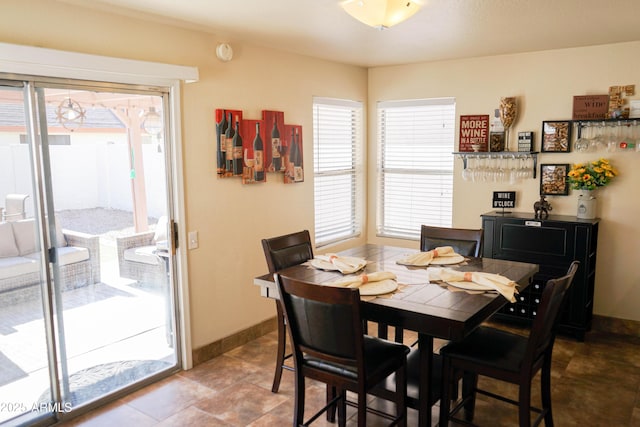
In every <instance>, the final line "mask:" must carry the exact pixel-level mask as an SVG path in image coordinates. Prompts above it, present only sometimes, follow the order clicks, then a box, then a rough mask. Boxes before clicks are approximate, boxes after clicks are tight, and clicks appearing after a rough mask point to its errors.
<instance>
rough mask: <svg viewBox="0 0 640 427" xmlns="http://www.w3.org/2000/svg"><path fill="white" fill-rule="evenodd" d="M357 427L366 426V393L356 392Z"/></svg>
mask: <svg viewBox="0 0 640 427" xmlns="http://www.w3.org/2000/svg"><path fill="white" fill-rule="evenodd" d="M358 427H367V393H366V391H364V390H362V391H360V392H358Z"/></svg>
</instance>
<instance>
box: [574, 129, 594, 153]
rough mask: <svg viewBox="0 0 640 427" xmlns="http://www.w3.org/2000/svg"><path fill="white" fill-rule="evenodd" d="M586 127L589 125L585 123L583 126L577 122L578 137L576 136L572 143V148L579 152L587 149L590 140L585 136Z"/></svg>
mask: <svg viewBox="0 0 640 427" xmlns="http://www.w3.org/2000/svg"><path fill="white" fill-rule="evenodd" d="M588 129H590V127H589V125H585V126H584V127H582V125H580V124H578V130H579V131H580V138H578V139H577V140H576V142H575V143H574V144H573V148H574V149H575V150H576V151H579V152H584V151H589V145H590V141H589V138H587V131H588Z"/></svg>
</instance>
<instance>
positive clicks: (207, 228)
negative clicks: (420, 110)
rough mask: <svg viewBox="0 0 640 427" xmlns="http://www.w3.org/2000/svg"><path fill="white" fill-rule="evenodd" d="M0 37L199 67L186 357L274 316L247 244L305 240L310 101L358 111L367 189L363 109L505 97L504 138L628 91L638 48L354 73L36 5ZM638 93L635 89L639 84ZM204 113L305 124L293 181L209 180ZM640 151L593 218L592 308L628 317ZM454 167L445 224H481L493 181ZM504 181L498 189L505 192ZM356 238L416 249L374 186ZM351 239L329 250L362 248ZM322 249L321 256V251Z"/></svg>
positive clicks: (529, 190)
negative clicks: (302, 171) (388, 220)
mask: <svg viewBox="0 0 640 427" xmlns="http://www.w3.org/2000/svg"><path fill="white" fill-rule="evenodd" d="M2 6H3V11H2V14H0V41H2V42H6V43H15V44H24V45H31V46H42V47H46V48H53V49H62V50H69V51H74V52H83V53H91V54H98V55H106V56H115V57H122V58H131V59H139V60H146V61H158V62H165V63H171V64H180V65H189V66H195V67H198V69H199V72H200V81H199V82H198V83H194V84H188V85H186V86H185V87H184V92H183V122H182V123H183V144H184V178H185V193H184V197H185V201H186V212H187V218H186V221H187V224H186V228H187V229H188V230H197V231H199V238H200V248H199V249H196V250H193V251H189V253H188V271H189V278H190V283H189V286H190V293H191V301H190V302H191V309H192V313H191V322H192V343H193V347H194V348H199V347H201V346H204V345H206V344H209V343H212V342H214V341H216V340H219V339H221V338H224V337H226V336H228V335H230V334H232V333H234V332H236V331H239V330H242V329H244V328H247V327H249V326H252V325H254V324H257V323H258V322H260V321H262V320H265V319H267V318H269V317H271V316H273V315H274V307H273V303H272V302H270V301H266V300H265V299H263V298H261V297H260V296H259V292H258V289H257V288H256V287H255V286H253V285H252V278H253V277H254V276H256V275H259V274H262V273H264V272H265V271H266V264H265V262H264V257H263V254H262V250H261V247H260V243H259V241H260V239H261V238H262V237H266V236H273V235H278V234H282V233H285V232H289V231H293V230H297V229H302V228H308V229H310V230H312V231H313V177H312V173H311V170H312V115H311V102H312V96H315V95H317V96H326V97H337V98H345V99H353V100H361V101H365V102H367V98H368V99H369V108H370V112H369V115H368V120H369V123H370V125H369V132H370V138H369V139H370V143H369V145H370V149H369V161H368V165H369V170H368V177H369V180H370V182H372V183H373V182H375V170H376V168H375V156H376V153H375V141H376V135H375V101H378V100H389V99H403V98H416V97H438V96H454V97H456V99H457V114H476V113H489V112H490V111H491V110H492V109H493V108H495V107H496V105H497V103H498V100H499V98H500V97H501V96H511V95H514V96H518V97H519V98H520V100H521V104H520V107H521V113H520V118H519V120H518V121H517V123H516V126H515V129H514V131H516V132H517V131H519V130H533V131H535V132H536V135H537V136H539V129H540V127H541V121H542V120H545V119H564V118H570V116H571V102H572V96H573V95H579V94H592V93H604V92H606V90H607V88H608V87H609V85H613V84H633V83H638V81H637V79H636V78H635V77H636V76H637V75H639V73H638V68H639V67H640V59H638V57H639V55H638V53H639V49H640V44H638V43H632V44H625V45H615V46H604V47H596V48H589V49H575V50H563V51H556V52H541V53H533V54H524V55H513V56H503V57H493V58H481V59H471V60H464V61H452V62H440V63H427V64H416V65H407V66H398V67H384V68H376V69H372V70H370V71H369V72H368V73H367V70H365V69H362V68H357V67H352V66H347V65H341V64H337V63H331V62H327V61H321V60H316V59H312V58H309V57H302V56H296V55H290V54H285V53H281V52H277V51H274V50H269V49H263V48H259V47H255V46H249V45H244V44H242V43H241V42H240V41H235V40H221V39H219V38H218V37H216V36H215V35H211V34H207V33H203V32H196V31H188V30H184V29H178V28H174V27H169V26H166V25H161V24H156V23H147V22H142V21H137V20H132V19H127V18H123V17H121V16H115V15H110V14H108V13H106V12H102V13H99V12H94V11H88V10H82V9H78V8H77V7H71V6H68V5H65V4H59V3H56V2H50V1H47V0H30V1H26V2H25V1H24V0H5V1H3V4H2ZM220 41H229V42H230V43H231V44H232V45H233V47H234V50H235V57H234V59H233V61H231V62H229V63H222V62H220V61H218V60H217V59H216V58H215V55H214V50H215V46H216V43H217V42H220ZM639 89H640V87H639ZM215 108H236V109H242V110H243V111H244V114H245V117H247V118H259V116H260V112H261V110H262V109H274V110H281V111H284V112H285V119H286V121H287V122H288V123H293V124H300V125H302V126H303V127H304V132H303V138H304V162H305V165H306V171H307V173H306V181H305V182H304V183H302V184H295V185H284V184H282V183H281V182H279V180H277V179H274V176H272V175H269V177H268V178H269V179H270V181H269V182H267V183H266V184H263V185H255V186H243V185H241V184H240V182H239V181H237V180H235V179H231V180H219V179H217V178H216V174H215V161H216V160H215V159H216V157H215V147H214V140H215V134H214V132H215V125H214V120H213V111H214V109H215ZM639 156H640V154H637V155H636V154H631V155H626V156H625V155H622V154H613V155H610V156H608V157H611V158H612V160H613V161H614V162H615V164H616V166H617V167H618V168H619V169H620V170H621V177H620V179H618V180H617V182H616V183H615V184H614V185H613V186H612V187H611V188H607V189H606V190H604V191H602V192H601V194H600V197H599V201H600V208H599V209H600V210H599V213H600V215H601V216H602V218H603V220H602V223H601V229H600V231H601V236H600V237H601V238H600V250H599V258H598V276H597V288H596V307H595V311H596V313H598V314H602V315H607V316H614V317H619V318H625V319H636V320H640V314H638V313H639V311H638V310H636V309H635V307H636V305H637V302H638V301H640V290H638V289H640V288H637V287H636V286H635V285H636V284H637V283H638V273H636V272H635V270H633V269H632V268H631V267H630V266H632V265H633V262H634V261H635V259H634V258H635V255H636V254H637V253H638V243H637V242H639V241H640V239H639V237H640V236H638V234H639V233H640V232H639V231H638V226H637V225H636V224H635V221H634V216H635V215H636V214H638V212H639V206H640V202H638V201H637V198H636V197H635V194H636V193H637V192H636V191H635V188H634V187H633V182H634V181H637V180H638V174H640V171H638V168H634V162H635V163H637V162H638V157H639ZM592 157H595V155H577V154H555V155H552V154H545V155H541V157H540V158H541V160H543V161H544V162H545V163H554V162H557V163H569V162H571V161H575V160H582V159H591V158H592ZM460 163H461V162H460V161H459V160H456V172H457V174H456V181H455V194H454V203H455V205H454V212H455V218H454V225H456V226H461V227H465V226H470V227H471V226H473V227H477V226H479V225H480V219H479V215H480V214H481V213H482V212H485V211H489V210H490V206H491V205H490V199H491V192H492V191H493V189H494V188H493V186H488V185H479V184H468V183H465V182H463V181H461V179H460V178H459V172H460ZM510 188H511V187H509V186H508V185H504V186H500V189H510ZM515 189H516V191H517V192H518V198H519V202H518V210H522V211H530V210H531V206H532V205H533V202H534V200H535V199H536V198H537V194H538V181H537V180H536V181H533V180H531V182H529V183H527V184H523V185H520V186H517V187H515ZM367 191H368V193H367V194H368V197H369V201H368V206H367V210H368V216H369V218H370V220H369V223H368V228H367V233H366V234H367V235H366V236H364V237H367V238H368V239H369V241H371V242H386V243H393V244H398V245H405V246H409V247H417V243H416V242H408V241H399V240H390V239H387V240H382V239H378V238H376V236H375V220H374V218H375V186H374V185H369V188H368V190H367ZM551 202H552V204H553V207H554V213H559V214H568V215H572V214H574V213H575V205H576V200H575V196H570V197H554V198H551ZM364 237H363V239H360V240H356V241H352V242H349V243H347V244H343V245H340V246H338V247H336V248H335V249H336V250H338V249H341V248H344V247H346V246H347V245H351V244H357V243H362V242H363V241H364ZM324 250H326V249H323V251H324Z"/></svg>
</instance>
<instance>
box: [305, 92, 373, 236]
mask: <svg viewBox="0 0 640 427" xmlns="http://www.w3.org/2000/svg"><path fill="white" fill-rule="evenodd" d="M361 147H362V103H361V102H355V101H346V100H338V99H328V98H314V100H313V172H314V201H315V244H316V247H318V246H323V245H326V244H329V243H333V242H336V241H339V240H344V239H347V238H350V237H355V236H358V235H359V234H360V233H361V221H360V208H359V206H360V203H359V201H358V197H357V194H360V193H361V192H359V191H358V190H359V187H360V186H361V185H362V184H361V179H362V178H361V177H362V172H361V168H362V165H361V160H360V152H361Z"/></svg>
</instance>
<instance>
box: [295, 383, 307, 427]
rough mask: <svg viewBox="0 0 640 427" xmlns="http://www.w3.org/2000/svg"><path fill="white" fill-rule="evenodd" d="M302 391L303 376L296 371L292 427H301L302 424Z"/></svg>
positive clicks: (303, 385) (303, 387)
mask: <svg viewBox="0 0 640 427" xmlns="http://www.w3.org/2000/svg"><path fill="white" fill-rule="evenodd" d="M304 389H305V381H304V376H303V375H302V374H301V373H299V372H298V371H296V383H295V401H294V409H293V425H294V427H296V426H301V425H303V424H304Z"/></svg>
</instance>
